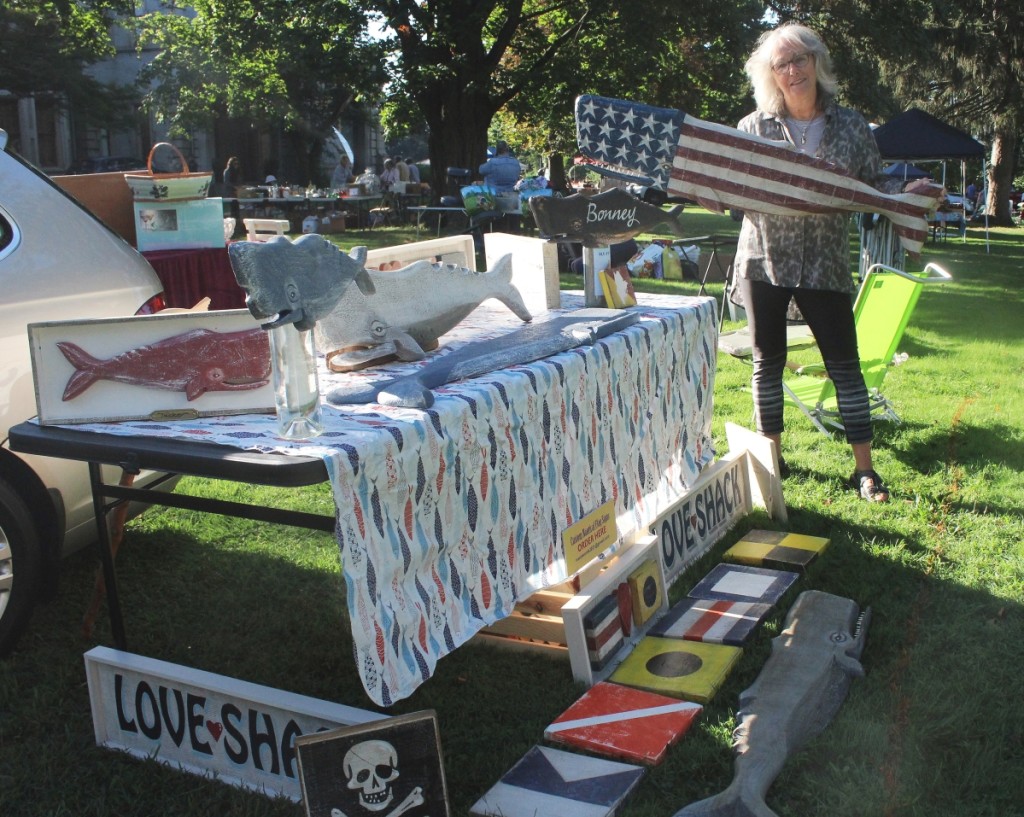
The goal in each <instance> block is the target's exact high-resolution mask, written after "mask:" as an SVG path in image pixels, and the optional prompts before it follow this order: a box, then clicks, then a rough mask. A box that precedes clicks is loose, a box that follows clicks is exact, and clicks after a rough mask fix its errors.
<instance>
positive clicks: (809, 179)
mask: <svg viewBox="0 0 1024 817" xmlns="http://www.w3.org/2000/svg"><path fill="white" fill-rule="evenodd" d="M677 155H678V156H681V157H682V158H684V159H685V160H686V161H688V162H693V161H696V162H699V163H700V164H701V165H702V166H703V167H707V168H718V169H720V170H722V171H723V172H725V173H728V174H729V176H736V175H739V176H748V177H751V178H752V179H763V180H765V181H770V182H775V183H780V184H785V185H789V186H791V187H798V188H800V189H801V190H808V191H811V192H814V193H818V194H820V195H823V196H831V197H833V198H837V199H839V200H840V202H841V203H840V202H837V203H836V206H835V208H833V209H840V208H842V209H847V206H846V205H847V203H849V204H850V205H859V206H862V207H864V208H866V209H869V210H882V211H885V212H887V213H899V214H900V215H906V216H910V217H912V218H924V214H925V213H926V212H927V209H928V208H926V207H922V206H919V205H915V204H912V203H910V202H908V201H905V200H900V199H894V198H890V197H887V196H885V195H884V194H883V193H880V192H877V191H873V190H871V189H865V187H866V185H863V182H858V181H857V180H856V179H853V178H852V177H849V176H844V175H843V174H842V173H841V172H839V171H838V170H837V169H836V168H834V167H829V168H827V169H826V168H819V167H812V166H809V165H805V167H808V169H810V170H812V171H814V172H815V175H805V174H803V173H796V172H793V171H788V172H787V171H783V170H779V169H778V168H772V167H767V166H765V165H758V164H754V163H751V162H742V161H740V160H738V159H735V158H733V157H727V156H722V155H719V154H715V153H708V152H706V151H703V150H698V149H697V148H695V147H692V146H688V147H686V148H684V147H679V149H678V151H677ZM801 155H802V154H796V156H801ZM772 158H775V159H778V160H779V161H786V162H791V161H793V158H794V157H789V156H773V157H772ZM684 172H685V171H684ZM675 173H676V170H674V169H673V171H672V174H673V175H675ZM861 185H863V186H861Z"/></svg>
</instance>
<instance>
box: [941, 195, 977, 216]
mask: <svg viewBox="0 0 1024 817" xmlns="http://www.w3.org/2000/svg"><path fill="white" fill-rule="evenodd" d="M946 205H947V206H948V207H953V208H957V207H959V208H961V209H962V210H963V211H964V213H965V215H966V216H967V217H968V218H970V217H971V216H972V215H973V214H974V202H973V201H971V200H970V199H968V198H967V197H966V196H962V195H960V194H959V193H947V194H946Z"/></svg>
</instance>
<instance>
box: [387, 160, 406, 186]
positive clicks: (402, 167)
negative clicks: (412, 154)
mask: <svg viewBox="0 0 1024 817" xmlns="http://www.w3.org/2000/svg"><path fill="white" fill-rule="evenodd" d="M391 161H393V162H394V163H395V170H397V171H398V181H400V182H407V181H409V165H407V164H406V163H405V159H403V158H402V157H401V156H395V157H394V158H392V160H391Z"/></svg>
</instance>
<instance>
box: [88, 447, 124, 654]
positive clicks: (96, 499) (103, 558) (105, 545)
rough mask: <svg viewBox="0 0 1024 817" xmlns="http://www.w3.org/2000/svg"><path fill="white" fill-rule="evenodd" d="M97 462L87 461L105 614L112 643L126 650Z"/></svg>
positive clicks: (101, 481)
mask: <svg viewBox="0 0 1024 817" xmlns="http://www.w3.org/2000/svg"><path fill="white" fill-rule="evenodd" d="M100 469H101V466H100V464H99V463H96V462H90V463H89V484H90V486H91V487H92V510H93V514H94V515H95V517H96V536H97V538H96V546H97V547H98V548H99V556H100V562H101V563H102V565H103V586H104V589H105V590H106V595H107V615H108V616H110V631H111V633H112V635H113V637H114V644H115V645H116V646H117V648H118V649H119V650H127V649H128V642H127V639H126V638H125V633H124V617H123V615H122V613H121V599H120V597H119V595H118V592H117V575H116V574H115V572H114V553H113V550H112V549H111V544H110V528H109V527H108V526H107V508H106V505H105V504H104V502H103V475H102V472H101V470H100Z"/></svg>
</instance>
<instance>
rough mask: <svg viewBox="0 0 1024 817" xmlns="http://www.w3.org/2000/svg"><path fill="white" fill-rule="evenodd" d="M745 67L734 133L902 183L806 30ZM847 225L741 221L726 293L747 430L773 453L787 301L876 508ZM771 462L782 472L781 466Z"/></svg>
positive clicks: (808, 219)
mask: <svg viewBox="0 0 1024 817" xmlns="http://www.w3.org/2000/svg"><path fill="white" fill-rule="evenodd" d="M745 69H746V72H747V76H748V78H749V79H750V82H751V84H752V85H753V89H754V99H755V101H756V102H757V110H756V111H755V112H754V113H752V114H750V115H748V116H746V117H745V118H744V119H742V120H741V121H740V123H739V125H738V127H739V129H740V130H742V131H746V132H747V133H752V134H756V135H758V136H761V137H764V138H767V139H773V140H776V141H785V142H788V143H790V144H791V145H792V146H793V148H794V149H795V150H797V151H799V152H801V153H805V154H807V155H809V156H814V157H817V158H818V159H823V160H826V161H828V162H830V163H831V164H833V165H836V166H838V167H840V168H842V169H843V170H844V171H846V172H847V173H849V174H850V175H851V176H854V177H855V178H857V179H860V180H861V181H863V182H865V183H866V184H870V185H872V186H874V187H876V188H878V189H879V190H881V191H883V192H886V193H893V192H898V191H899V189H900V187H901V186H902V181H901V180H899V179H890V178H889V177H886V176H884V175H883V174H882V173H881V158H880V156H879V153H878V147H877V145H876V144H875V139H874V136H873V135H872V133H871V128H870V127H869V126H868V124H867V122H866V121H865V120H864V118H863V117H862V116H861V115H860V114H859V113H857V112H856V111H853V110H850V109H849V108H844V107H842V106H840V105H838V104H837V103H836V101H835V97H836V90H837V83H836V79H835V75H834V74H833V73H832V59H831V57H830V56H829V52H828V48H827V47H826V46H825V44H824V43H823V42H822V41H821V38H820V37H819V36H818V35H817V34H816V33H815V32H814V31H812V30H811V29H809V28H807V27H806V26H803V25H799V24H795V23H787V24H785V25H782V26H779V27H778V28H776V29H773V30H772V31H769V32H767V33H765V34H764V35H763V36H762V37H761V39H760V41H759V42H758V45H757V48H756V49H755V51H754V53H753V54H751V56H750V59H748V60H747V63H746V66H745ZM848 218H849V216H848V215H847V214H843V213H826V214H820V215H818V214H816V215H806V216H780V215H764V214H759V213H746V214H745V218H744V220H743V226H742V228H741V230H740V238H739V245H738V247H737V252H736V258H735V267H734V269H735V275H736V282H735V286H736V289H737V290H738V295H739V299H740V300H741V302H742V303H743V305H744V307H745V309H746V311H747V317H748V321H749V328H750V332H751V336H752V338H753V350H754V372H753V376H752V386H753V392H754V413H755V417H756V420H757V430H758V431H759V432H760V433H761V434H763V435H765V436H766V437H769V438H770V439H772V440H774V441H775V443H776V445H777V446H779V447H780V451H781V438H782V431H783V416H782V415H783V411H782V409H783V389H782V375H783V370H784V368H785V364H786V317H787V311H788V309H789V305H790V301H791V300H792V301H794V302H795V303H796V306H797V307H798V308H799V310H800V312H801V314H802V315H803V318H804V320H806V321H807V325H808V327H809V328H810V330H811V332H812V333H813V334H814V338H815V340H816V341H817V344H818V348H819V350H820V351H821V355H822V359H823V361H824V363H825V366H826V368H827V370H828V374H829V377H831V378H832V380H833V382H834V383H835V387H836V398H837V402H838V404H839V412H840V414H841V416H842V419H843V426H844V427H845V430H846V439H847V441H848V442H849V443H850V445H851V447H852V448H853V458H854V473H853V476H852V477H851V482H852V485H853V487H854V488H855V489H856V490H857V492H858V494H859V495H860V496H861V497H862V498H863V499H866V500H868V501H870V502H886V501H888V499H889V489H888V487H886V485H885V483H884V482H883V481H882V478H881V477H880V476H879V475H878V473H877V472H876V471H875V470H874V466H873V464H872V459H871V437H872V433H871V418H870V409H869V403H868V393H867V388H866V387H865V385H864V376H863V375H862V374H861V369H860V359H859V356H858V353H857V335H856V329H855V326H854V320H853V297H852V296H853V293H854V291H855V286H854V282H853V276H852V273H851V268H850V255H849V224H848ZM781 464H782V469H783V473H784V474H785V473H788V468H787V467H786V465H785V460H782V463H781Z"/></svg>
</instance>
